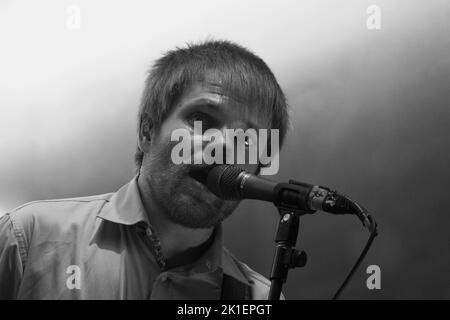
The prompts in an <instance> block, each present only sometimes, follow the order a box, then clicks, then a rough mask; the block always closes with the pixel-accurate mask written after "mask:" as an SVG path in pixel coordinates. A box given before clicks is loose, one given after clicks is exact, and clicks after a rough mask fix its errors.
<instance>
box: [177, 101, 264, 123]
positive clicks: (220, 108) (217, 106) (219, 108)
mask: <svg viewBox="0 0 450 320" xmlns="http://www.w3.org/2000/svg"><path fill="white" fill-rule="evenodd" d="M186 106H188V107H199V106H204V107H207V108H211V109H213V110H214V111H215V112H217V113H222V114H226V113H227V110H226V109H225V106H224V103H223V102H217V101H215V100H213V99H208V98H200V99H195V100H192V101H189V102H188V103H186ZM242 122H243V123H245V125H246V126H247V127H248V128H254V129H256V130H258V129H261V128H260V126H258V125H256V123H254V122H253V121H251V120H242Z"/></svg>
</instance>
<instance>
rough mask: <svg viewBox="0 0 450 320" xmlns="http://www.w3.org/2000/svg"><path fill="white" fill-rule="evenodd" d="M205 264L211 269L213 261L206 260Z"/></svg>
mask: <svg viewBox="0 0 450 320" xmlns="http://www.w3.org/2000/svg"><path fill="white" fill-rule="evenodd" d="M205 264H206V267H207V268H208V269H211V262H210V261H209V260H206V263H205Z"/></svg>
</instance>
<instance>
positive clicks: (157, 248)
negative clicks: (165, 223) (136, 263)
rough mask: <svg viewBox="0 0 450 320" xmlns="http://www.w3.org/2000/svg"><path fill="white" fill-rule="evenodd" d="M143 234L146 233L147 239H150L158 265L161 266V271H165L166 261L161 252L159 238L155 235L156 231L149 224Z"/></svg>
mask: <svg viewBox="0 0 450 320" xmlns="http://www.w3.org/2000/svg"><path fill="white" fill-rule="evenodd" d="M145 234H146V235H147V237H148V239H149V240H150V242H151V244H152V247H153V250H154V252H155V258H156V262H157V263H158V266H159V267H160V268H161V270H162V271H165V270H166V268H167V262H166V258H165V257H164V254H163V252H162V247H161V240H160V239H159V237H158V236H157V235H156V233H155V232H154V231H153V230H152V227H151V226H150V225H148V226H147V228H146V230H145Z"/></svg>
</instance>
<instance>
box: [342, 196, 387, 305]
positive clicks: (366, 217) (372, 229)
mask: <svg viewBox="0 0 450 320" xmlns="http://www.w3.org/2000/svg"><path fill="white" fill-rule="evenodd" d="M344 197H345V199H346V200H347V201H348V202H349V204H350V208H351V209H352V211H354V212H352V213H354V214H355V215H356V216H358V218H359V219H360V220H361V222H362V224H363V226H364V227H365V228H366V229H367V230H368V231H369V233H370V235H369V238H368V240H367V242H366V245H365V246H364V249H363V250H362V252H361V254H360V256H359V258H358V260H356V262H355V264H354V265H353V267H352V269H351V270H350V272H349V273H348V275H347V277H346V278H345V280H344V281H343V282H342V284H341V286H340V287H339V289H338V290H337V291H336V293H335V294H334V296H333V300H337V299H338V298H339V297H340V295H341V294H342V291H344V289H345V287H346V286H347V285H348V283H349V282H350V280H351V279H352V278H353V276H354V275H355V272H356V270H357V269H358V267H359V266H360V265H361V262H362V261H363V260H364V258H365V257H366V254H367V252H368V251H369V249H370V247H371V245H372V242H373V240H374V239H375V237H376V236H377V235H378V226H377V223H376V221H375V219H373V218H372V216H371V215H370V214H369V213H368V212H367V210H366V209H364V208H363V207H362V206H361V205H359V204H358V203H357V202H355V201H353V200H351V199H350V198H348V197H347V196H344Z"/></svg>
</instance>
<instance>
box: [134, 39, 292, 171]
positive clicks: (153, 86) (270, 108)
mask: <svg viewBox="0 0 450 320" xmlns="http://www.w3.org/2000/svg"><path fill="white" fill-rule="evenodd" d="M211 74H212V75H213V77H214V80H218V81H220V83H221V85H222V86H223V87H224V88H225V90H227V92H231V93H232V94H233V95H234V96H237V97H239V98H240V99H242V100H244V101H245V102H247V103H251V105H252V106H254V107H255V108H256V110H255V112H257V113H259V114H261V115H263V116H266V117H267V119H269V121H270V124H269V125H270V128H268V129H279V137H280V146H281V145H282V143H283V141H284V138H285V135H286V132H287V128H288V126H289V124H288V123H289V116H288V110H287V109H288V108H287V102H286V97H285V95H284V93H283V91H282V90H281V88H280V86H279V84H278V82H277V80H276V78H275V76H274V75H273V73H272V71H271V70H270V69H269V67H268V66H267V65H266V63H265V62H264V61H263V60H262V59H261V58H259V57H258V56H257V55H255V54H254V53H252V52H251V51H250V50H248V49H246V48H244V47H242V46H240V45H238V44H235V43H232V42H230V41H219V40H209V41H205V42H202V43H197V44H187V46H186V47H184V48H176V49H175V50H171V51H168V52H167V53H166V54H164V55H163V56H162V57H161V58H159V59H158V60H156V62H155V63H154V65H153V66H152V68H151V69H150V71H149V72H148V76H147V79H146V81H145V88H144V91H143V94H142V98H141V103H140V107H139V113H138V132H139V131H140V129H141V125H142V120H143V118H144V116H148V117H149V118H150V120H151V122H152V125H153V128H154V129H156V130H158V128H159V127H160V125H161V124H162V123H163V121H164V120H165V119H166V117H167V116H168V115H169V113H170V112H171V111H172V109H173V107H174V106H175V104H176V102H177V99H178V98H179V97H180V96H181V95H182V93H183V91H184V90H185V89H186V88H188V86H189V85H191V84H192V83H193V82H195V81H207V76H208V75H211ZM143 157H144V153H143V152H142V151H141V150H140V149H139V147H138V148H137V150H136V153H135V163H136V165H137V167H138V168H140V166H141V164H142V159H143Z"/></svg>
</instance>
